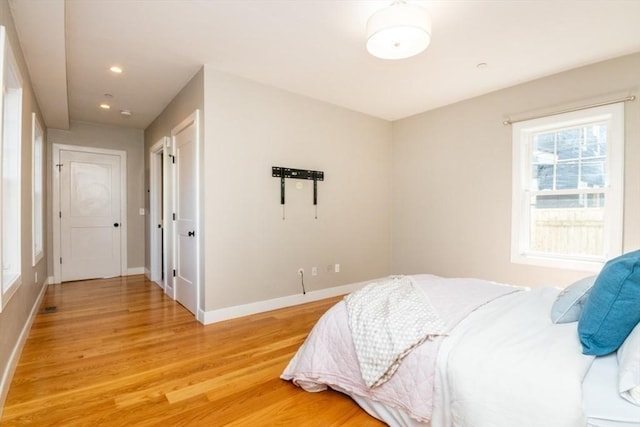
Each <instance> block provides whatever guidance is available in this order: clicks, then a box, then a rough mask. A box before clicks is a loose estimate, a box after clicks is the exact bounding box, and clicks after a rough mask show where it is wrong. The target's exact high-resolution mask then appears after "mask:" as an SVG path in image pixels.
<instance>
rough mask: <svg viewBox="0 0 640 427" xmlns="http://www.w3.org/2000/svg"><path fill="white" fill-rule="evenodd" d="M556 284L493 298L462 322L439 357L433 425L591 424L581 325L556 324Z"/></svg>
mask: <svg viewBox="0 0 640 427" xmlns="http://www.w3.org/2000/svg"><path fill="white" fill-rule="evenodd" d="M557 294H558V290H557V289H553V288H538V289H533V290H531V291H529V292H518V293H515V294H511V295H507V296H505V297H504V298H500V299H498V300H495V301H493V302H492V303H490V304H487V305H486V306H484V307H482V309H480V310H477V311H475V312H474V313H472V314H471V315H469V316H468V317H467V318H466V319H465V320H464V321H462V322H460V324H458V326H457V327H456V329H455V330H454V331H453V332H452V334H451V335H450V336H449V337H448V338H447V339H446V340H444V341H443V343H442V345H441V348H440V353H439V355H438V364H437V371H436V380H435V397H434V412H433V417H432V424H431V425H432V427H451V426H454V427H514V426H517V427H584V426H585V425H586V420H585V416H584V413H583V409H582V380H583V378H584V376H585V374H586V372H587V370H588V369H589V365H590V364H591V362H592V360H593V357H591V356H584V355H582V351H581V346H580V342H579V339H578V334H577V331H576V327H577V326H576V323H575V322H574V323H567V324H552V323H551V320H550V317H549V311H550V307H551V305H552V304H553V301H554V300H555V298H556V296H557Z"/></svg>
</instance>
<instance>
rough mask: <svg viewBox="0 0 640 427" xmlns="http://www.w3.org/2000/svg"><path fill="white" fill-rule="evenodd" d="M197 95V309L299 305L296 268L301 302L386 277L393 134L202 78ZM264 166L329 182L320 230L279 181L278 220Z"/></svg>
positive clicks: (227, 81)
mask: <svg viewBox="0 0 640 427" xmlns="http://www.w3.org/2000/svg"><path fill="white" fill-rule="evenodd" d="M204 89H205V90H204V93H205V115H204V117H205V120H204V127H205V141H204V159H203V160H204V224H205V227H206V230H205V251H204V252H205V253H204V266H205V267H204V268H205V306H204V307H203V308H204V309H205V310H214V309H218V308H223V307H230V306H234V305H239V304H247V303H251V302H256V301H263V300H267V299H272V298H277V297H282V296H287V295H294V294H299V293H301V292H302V289H301V286H300V278H299V277H298V275H297V273H296V272H297V269H298V268H299V267H303V268H304V269H305V272H306V274H305V284H306V288H307V291H313V290H319V289H326V288H330V287H334V286H337V285H341V284H347V283H351V282H356V281H360V280H365V279H371V278H376V277H380V276H384V275H387V274H389V272H390V243H391V179H390V177H391V124H390V123H389V122H386V121H384V120H380V119H376V118H373V117H370V116H366V115H363V114H360V113H356V112H353V111H349V110H346V109H343V108H339V107H336V106H333V105H330V104H327V103H324V102H320V101H316V100H313V99H310V98H306V97H303V96H299V95H295V94H292V93H289V92H285V91H282V90H278V89H275V88H272V87H269V86H265V85H262V84H259V83H256V82H252V81H249V80H246V79H242V78H239V77H234V76H231V75H228V74H224V73H221V72H219V71H216V70H215V69H213V68H211V67H209V66H205V71H204ZM272 166H283V167H291V168H298V169H312V170H321V171H324V172H325V180H324V182H319V183H318V189H319V204H318V219H314V207H313V204H312V197H313V193H312V185H311V183H312V182H311V181H304V182H303V181H300V182H301V183H302V184H303V188H302V189H300V190H297V189H296V188H295V184H296V182H294V180H287V182H286V208H285V210H286V219H285V220H282V211H281V206H280V182H279V180H278V179H277V178H273V177H271V167H272ZM335 263H340V265H341V272H340V273H334V272H328V271H327V266H328V265H333V264H335ZM313 266H316V267H318V271H319V274H318V276H316V277H312V276H311V274H310V269H311V267H313Z"/></svg>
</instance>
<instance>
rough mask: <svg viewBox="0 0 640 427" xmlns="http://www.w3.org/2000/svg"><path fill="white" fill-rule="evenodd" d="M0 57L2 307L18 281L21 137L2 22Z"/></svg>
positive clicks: (16, 78)
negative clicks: (0, 89) (0, 86)
mask: <svg viewBox="0 0 640 427" xmlns="http://www.w3.org/2000/svg"><path fill="white" fill-rule="evenodd" d="M0 58H1V62H0V64H1V67H0V81H1V82H2V91H1V92H0V108H1V110H0V118H1V120H0V126H1V127H2V129H1V130H0V138H1V139H0V146H1V147H0V155H1V156H2V161H0V169H1V171H2V182H1V184H0V204H1V207H2V215H1V217H0V221H1V222H2V228H1V231H2V239H1V240H2V244H1V245H0V255H1V258H2V288H1V292H0V310H1V309H2V308H4V307H5V306H6V305H7V302H8V301H9V298H11V296H12V295H13V294H14V293H15V291H16V290H17V288H18V286H20V283H21V277H20V275H21V265H20V261H21V260H20V255H21V250H20V248H21V246H20V236H21V233H20V192H21V189H20V180H21V176H20V150H21V141H22V135H21V129H22V80H21V78H20V74H19V72H18V66H17V65H16V62H15V59H14V56H13V52H12V51H11V47H10V46H9V43H8V40H7V38H6V33H5V29H4V27H2V26H0Z"/></svg>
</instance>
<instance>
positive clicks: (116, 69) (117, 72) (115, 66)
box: [109, 65, 122, 74]
mask: <svg viewBox="0 0 640 427" xmlns="http://www.w3.org/2000/svg"><path fill="white" fill-rule="evenodd" d="M109 70H110V71H111V72H112V73H116V74H121V73H122V67H118V66H117V65H114V66H113V67H111V68H109Z"/></svg>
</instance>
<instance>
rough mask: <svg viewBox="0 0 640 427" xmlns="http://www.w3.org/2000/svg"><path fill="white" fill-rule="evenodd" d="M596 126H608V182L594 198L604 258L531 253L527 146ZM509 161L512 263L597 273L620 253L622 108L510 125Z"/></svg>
mask: <svg viewBox="0 0 640 427" xmlns="http://www.w3.org/2000/svg"><path fill="white" fill-rule="evenodd" d="M594 121H608V123H609V126H608V135H607V139H608V142H609V144H608V148H607V151H608V152H607V158H606V162H607V163H606V169H607V173H606V177H607V182H605V185H604V187H603V188H598V189H597V190H598V191H597V192H598V193H604V194H605V198H606V199H605V200H606V202H605V212H604V235H605V242H604V254H603V255H602V257H601V258H600V257H587V256H584V257H574V258H571V257H562V256H560V255H552V254H545V253H534V252H533V251H530V250H529V248H530V244H529V226H528V225H527V224H529V223H530V218H529V215H530V207H529V204H530V196H531V194H536V192H535V191H534V190H535V189H531V188H530V187H531V184H530V181H531V177H530V170H529V169H528V168H529V166H530V165H531V158H530V157H531V155H532V154H531V147H530V144H532V143H533V142H532V140H533V137H532V135H533V134H534V133H538V132H542V131H546V130H549V131H551V130H554V129H558V128H565V127H571V126H580V125H585V124H588V123H592V122H594ZM512 143H513V159H512V168H513V175H512V180H513V181H512V216H511V262H512V263H518V264H528V265H537V266H542V267H552V268H562V269H571V270H581V271H590V272H597V271H599V270H600V269H601V268H602V265H603V263H604V262H605V261H606V260H608V259H611V258H613V257H615V256H617V255H620V254H621V253H622V236H623V230H622V226H623V210H624V206H623V199H624V103H618V104H610V105H606V106H601V107H594V108H590V109H582V110H580V111H573V112H569V113H563V114H558V115H554V116H552V117H541V118H536V119H532V120H527V121H521V122H518V123H515V124H514V125H513V141H512ZM581 192H582V193H590V192H596V190H591V189H577V190H572V191H568V190H567V191H564V190H554V191H553V192H550V193H549V194H567V193H571V194H576V193H581Z"/></svg>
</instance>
